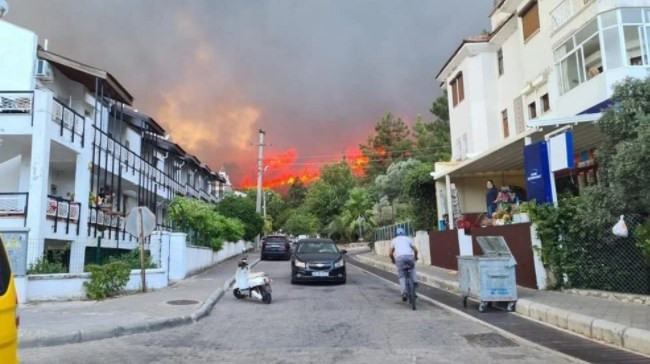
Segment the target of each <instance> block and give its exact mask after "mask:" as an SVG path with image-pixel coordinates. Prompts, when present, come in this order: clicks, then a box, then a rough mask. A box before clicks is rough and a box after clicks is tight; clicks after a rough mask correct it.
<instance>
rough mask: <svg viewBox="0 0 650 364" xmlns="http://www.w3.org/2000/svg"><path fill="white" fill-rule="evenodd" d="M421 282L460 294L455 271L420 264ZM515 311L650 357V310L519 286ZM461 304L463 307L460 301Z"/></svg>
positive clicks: (375, 262) (377, 262) (373, 259)
mask: <svg viewBox="0 0 650 364" xmlns="http://www.w3.org/2000/svg"><path fill="white" fill-rule="evenodd" d="M353 257H354V259H357V260H358V261H359V262H360V263H364V264H367V265H371V266H373V267H376V268H379V269H382V270H385V271H390V272H396V269H395V265H394V264H392V263H391V262H390V259H389V258H387V257H382V256H378V255H375V254H373V253H365V254H358V255H354V256H353ZM417 273H418V281H420V282H422V283H425V284H428V285H430V286H433V287H436V288H440V289H444V290H447V291H450V292H453V293H458V279H457V275H456V273H455V272H453V271H450V270H447V269H443V268H438V267H434V266H429V265H423V264H418V265H417ZM517 291H518V294H519V300H518V301H517V307H516V312H517V313H518V314H520V315H522V316H526V317H529V318H531V319H534V320H538V321H542V322H545V323H547V324H549V325H552V326H557V327H559V328H562V329H565V330H569V331H572V332H574V333H577V334H580V335H583V336H586V337H589V338H591V339H595V340H599V341H605V342H607V343H610V344H614V345H617V346H621V347H624V348H626V349H630V350H633V351H637V352H640V353H643V354H648V355H650V307H649V306H647V305H642V304H634V303H623V302H618V301H613V300H607V299H603V298H597V297H589V296H578V295H573V294H568V293H562V292H558V291H539V290H534V289H529V288H524V287H518V290H517ZM458 304H459V305H461V300H460V298H459V299H458Z"/></svg>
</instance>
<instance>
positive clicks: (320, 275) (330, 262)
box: [291, 239, 347, 284]
mask: <svg viewBox="0 0 650 364" xmlns="http://www.w3.org/2000/svg"><path fill="white" fill-rule="evenodd" d="M346 253H347V251H345V250H339V248H338V247H337V246H336V244H335V243H334V241H332V240H330V239H303V240H300V241H299V242H298V244H297V245H296V248H295V249H294V252H293V255H292V257H291V283H292V284H295V283H297V282H338V283H345V281H346V279H347V275H346V271H345V260H344V259H343V255H344V254H346Z"/></svg>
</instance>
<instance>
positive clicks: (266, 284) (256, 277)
mask: <svg viewBox="0 0 650 364" xmlns="http://www.w3.org/2000/svg"><path fill="white" fill-rule="evenodd" d="M237 267H238V268H237V273H236V274H235V286H234V287H233V290H232V294H233V295H234V296H235V297H236V298H237V299H243V298H246V297H252V298H255V299H257V300H260V301H262V302H264V303H266V304H269V303H271V279H270V278H269V277H267V276H266V274H265V273H264V272H255V273H251V271H250V267H249V266H248V257H246V256H245V257H244V258H243V259H242V260H241V261H240V262H239V264H238V265H237Z"/></svg>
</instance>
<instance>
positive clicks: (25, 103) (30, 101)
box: [0, 91, 34, 126]
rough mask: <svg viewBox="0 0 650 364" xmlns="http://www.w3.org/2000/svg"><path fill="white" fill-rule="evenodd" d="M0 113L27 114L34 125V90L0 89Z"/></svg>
mask: <svg viewBox="0 0 650 364" xmlns="http://www.w3.org/2000/svg"><path fill="white" fill-rule="evenodd" d="M0 114H29V115H31V118H32V120H31V125H32V126H34V91H0Z"/></svg>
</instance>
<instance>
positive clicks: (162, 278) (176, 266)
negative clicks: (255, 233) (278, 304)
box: [16, 232, 252, 302]
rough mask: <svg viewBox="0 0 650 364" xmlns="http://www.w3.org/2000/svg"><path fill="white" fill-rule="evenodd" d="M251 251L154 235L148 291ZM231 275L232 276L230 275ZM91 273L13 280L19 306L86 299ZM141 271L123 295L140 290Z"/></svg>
mask: <svg viewBox="0 0 650 364" xmlns="http://www.w3.org/2000/svg"><path fill="white" fill-rule="evenodd" d="M250 248H252V244H251V243H247V242H245V241H239V242H236V243H224V244H223V247H222V249H221V250H220V251H218V252H214V251H213V250H212V249H210V248H205V247H200V246H194V245H189V244H188V243H187V235H186V234H183V233H169V232H155V233H154V234H153V235H152V236H151V237H150V242H149V251H150V252H151V257H152V261H153V262H154V263H155V264H156V265H157V267H158V268H156V269H147V272H146V273H147V274H146V276H147V288H149V289H152V290H155V289H161V288H164V287H167V285H168V284H169V283H170V282H174V281H179V280H182V279H185V278H187V277H189V276H190V275H192V274H195V273H197V272H199V271H202V270H204V269H207V268H209V267H211V266H214V265H215V264H217V263H219V262H222V261H224V260H226V259H228V258H231V257H233V256H235V255H238V254H241V253H242V251H244V249H246V250H249V249H250ZM233 273H234V272H233ZM89 279H90V273H77V274H39V275H28V276H20V277H16V290H17V293H18V299H19V301H20V302H31V301H57V300H74V299H83V298H85V297H86V293H85V291H84V287H83V283H84V282H86V281H88V280H89ZM140 282H141V281H140V271H139V270H133V271H131V277H130V279H129V282H128V283H127V285H126V291H138V290H140V288H141V287H140Z"/></svg>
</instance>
